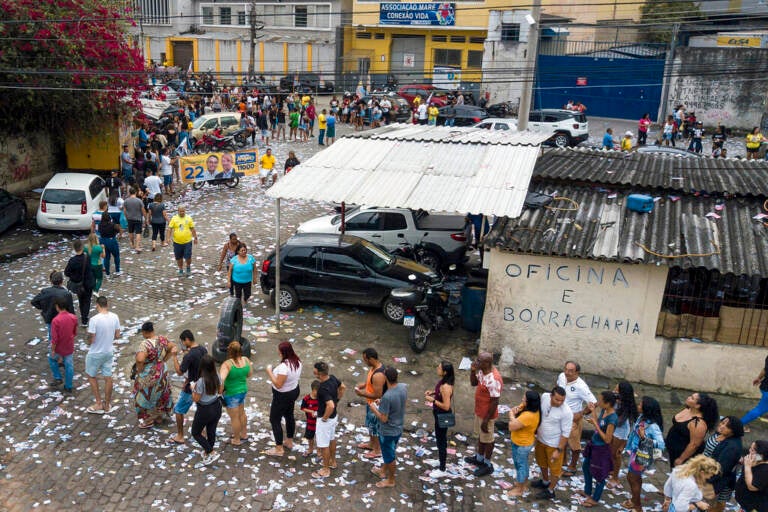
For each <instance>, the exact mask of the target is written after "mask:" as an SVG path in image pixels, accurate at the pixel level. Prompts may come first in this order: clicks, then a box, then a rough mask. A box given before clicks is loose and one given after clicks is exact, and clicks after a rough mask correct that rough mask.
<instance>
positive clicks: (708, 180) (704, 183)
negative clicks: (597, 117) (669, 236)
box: [534, 149, 768, 197]
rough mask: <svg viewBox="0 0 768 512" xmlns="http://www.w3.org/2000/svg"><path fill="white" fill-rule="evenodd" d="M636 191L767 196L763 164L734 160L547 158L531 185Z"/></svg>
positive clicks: (603, 154)
mask: <svg viewBox="0 0 768 512" xmlns="http://www.w3.org/2000/svg"><path fill="white" fill-rule="evenodd" d="M539 178H546V179H550V180H552V179H556V180H562V181H566V182H574V181H579V182H591V183H601V184H604V185H608V186H619V185H621V186H639V187H646V188H658V189H665V190H675V191H679V192H691V191H697V192H701V191H705V192H710V193H725V194H733V195H742V196H758V197H766V196H768V162H765V161H763V160H741V159H735V158H707V157H702V158H681V157H679V156H668V155H658V154H647V153H634V152H633V153H623V152H619V151H598V150H585V149H554V150H551V151H548V152H546V153H545V154H544V155H543V156H542V157H541V159H540V160H539V162H538V163H537V164H536V168H535V169H534V179H539Z"/></svg>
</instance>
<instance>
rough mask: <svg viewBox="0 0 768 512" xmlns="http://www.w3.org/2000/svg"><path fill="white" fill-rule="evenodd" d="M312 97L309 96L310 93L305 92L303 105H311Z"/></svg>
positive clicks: (302, 98)
mask: <svg viewBox="0 0 768 512" xmlns="http://www.w3.org/2000/svg"><path fill="white" fill-rule="evenodd" d="M311 99H312V98H310V97H309V94H305V95H304V96H302V97H301V106H302V107H304V108H307V105H309V100H311Z"/></svg>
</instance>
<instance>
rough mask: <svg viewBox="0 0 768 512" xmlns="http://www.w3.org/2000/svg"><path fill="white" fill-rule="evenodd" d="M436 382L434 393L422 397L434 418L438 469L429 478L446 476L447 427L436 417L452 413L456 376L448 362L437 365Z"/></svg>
mask: <svg viewBox="0 0 768 512" xmlns="http://www.w3.org/2000/svg"><path fill="white" fill-rule="evenodd" d="M437 375H438V377H440V380H439V381H437V384H436V385H435V389H434V391H426V392H425V393H424V397H425V398H426V400H427V402H429V403H431V404H432V415H433V416H434V417H435V443H436V444H437V457H438V460H439V463H440V465H439V467H438V469H436V470H432V471H431V472H430V473H429V476H430V478H438V479H439V478H443V477H445V476H447V473H446V460H447V458H448V427H441V426H440V425H439V423H438V421H437V415H438V414H443V413H449V412H452V410H453V409H452V407H451V403H452V402H453V386H454V385H455V383H456V375H455V374H454V371H453V365H452V364H451V363H449V362H448V361H442V362H441V363H440V364H439V365H437Z"/></svg>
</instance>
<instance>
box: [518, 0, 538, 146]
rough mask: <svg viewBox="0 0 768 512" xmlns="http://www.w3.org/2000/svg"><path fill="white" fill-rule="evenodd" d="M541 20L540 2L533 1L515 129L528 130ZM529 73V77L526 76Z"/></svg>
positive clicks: (529, 17) (528, 18)
mask: <svg viewBox="0 0 768 512" xmlns="http://www.w3.org/2000/svg"><path fill="white" fill-rule="evenodd" d="M540 18H541V0H533V9H532V11H531V15H530V16H527V17H526V20H528V25H529V26H528V48H527V49H526V52H527V54H526V56H525V69H524V71H523V92H522V94H521V95H520V107H519V108H518V109H517V129H518V130H520V131H523V130H525V129H527V128H528V115H529V114H530V112H531V103H532V100H533V86H534V85H535V80H536V60H537V58H538V56H539V19H540ZM529 73H530V76H528V74H529Z"/></svg>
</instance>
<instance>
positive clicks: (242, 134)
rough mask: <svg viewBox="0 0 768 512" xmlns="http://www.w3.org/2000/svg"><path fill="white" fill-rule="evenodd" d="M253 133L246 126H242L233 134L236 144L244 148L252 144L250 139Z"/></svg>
mask: <svg viewBox="0 0 768 512" xmlns="http://www.w3.org/2000/svg"><path fill="white" fill-rule="evenodd" d="M250 138H251V133H250V132H249V131H248V130H247V129H246V128H240V129H239V130H237V131H236V132H234V133H233V134H232V140H234V141H235V145H236V146H237V147H240V148H244V147H246V146H248V145H249V144H250V142H249V140H248V139H250Z"/></svg>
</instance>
